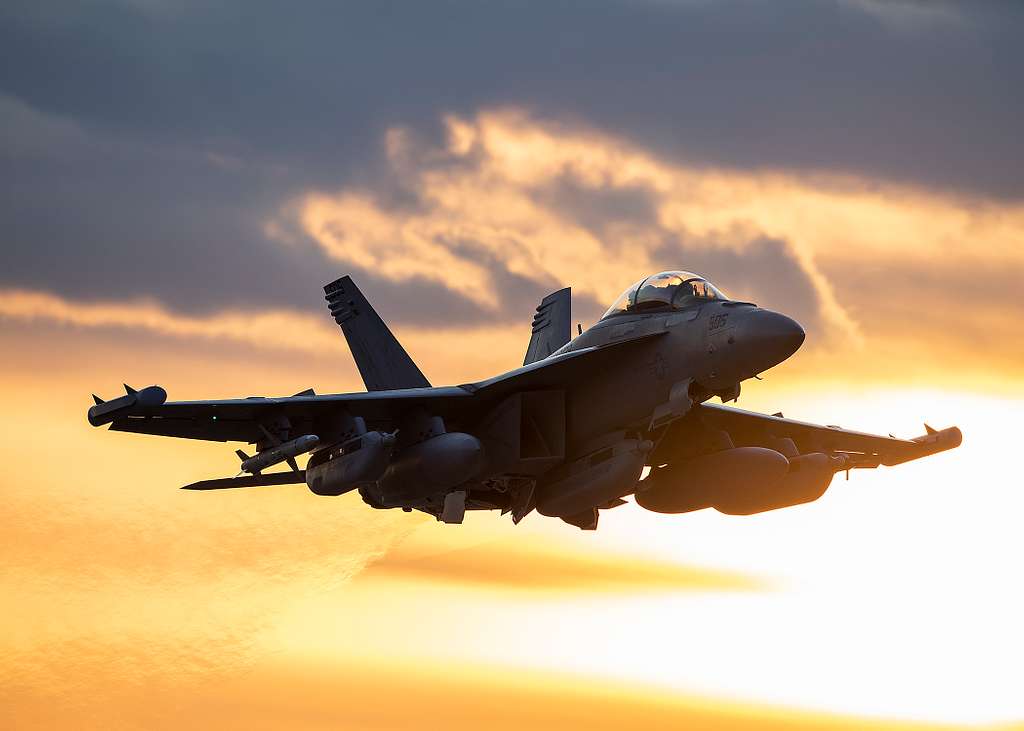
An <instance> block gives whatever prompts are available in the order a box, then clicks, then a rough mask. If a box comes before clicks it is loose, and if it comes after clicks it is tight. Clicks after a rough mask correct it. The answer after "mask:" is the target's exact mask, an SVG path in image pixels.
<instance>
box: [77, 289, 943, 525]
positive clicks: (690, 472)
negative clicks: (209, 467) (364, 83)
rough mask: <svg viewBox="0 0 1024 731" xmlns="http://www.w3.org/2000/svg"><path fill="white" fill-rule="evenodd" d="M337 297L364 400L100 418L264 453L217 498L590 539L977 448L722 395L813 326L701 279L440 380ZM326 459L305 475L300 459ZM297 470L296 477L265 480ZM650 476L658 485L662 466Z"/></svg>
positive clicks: (143, 403) (557, 307)
mask: <svg viewBox="0 0 1024 731" xmlns="http://www.w3.org/2000/svg"><path fill="white" fill-rule="evenodd" d="M324 291H325V292H326V294H327V297H326V299H327V302H328V304H329V306H330V310H331V314H332V315H333V316H334V319H335V321H336V322H337V323H338V324H339V325H340V326H341V329H342V332H343V333H344V335H345V338H346V340H347V341H348V344H349V347H350V349H351V351H352V355H353V357H354V358H355V362H356V365H357V366H358V368H359V373H360V374H361V375H362V377H363V381H364V382H365V384H366V388H367V391H366V392H365V393H350V394H333V395H318V394H316V393H314V392H313V391H312V390H308V391H304V392H302V393H299V394H296V395H294V396H289V397H284V398H266V397H262V396H260V397H250V398H245V399H228V400H220V401H178V402H170V403H168V402H167V394H166V392H165V391H164V390H163V389H162V388H160V387H159V386H149V387H148V388H144V389H141V390H138V391H136V390H135V389H132V388H131V387H128V386H125V390H126V395H124V396H121V397H119V398H115V399H112V400H110V401H103V400H102V399H100V398H99V397H96V396H94V397H93V398H94V400H95V401H96V404H95V405H94V406H93V407H92V408H90V409H89V422H90V423H91V424H92V425H93V426H101V425H103V424H110V428H111V429H113V430H115V431H128V432H138V433H142V434H158V435H163V436H174V437H185V438H188V439H205V440H212V441H221V442H247V443H250V444H253V445H255V454H254V455H253V456H249V455H248V454H246V453H245V452H243V451H242V450H238V452H237V454H238V456H239V458H240V459H241V460H242V462H241V469H242V472H243V473H248V474H247V475H246V476H240V477H235V478H224V479H215V480H204V481H202V482H197V483H194V484H191V485H187V486H186V487H185V489H189V490H211V489H222V488H232V487H256V486H265V485H280V484H288V483H300V482H304V483H306V485H308V486H309V489H310V490H312V491H313V492H314V493H316V494H317V495H342V494H344V493H347V492H349V491H351V490H357V491H358V492H359V494H360V496H361V497H362V498H363V500H364V501H365V502H366V503H367V504H368V505H370V506H371V507H374V508H402V509H403V510H406V511H410V510H414V509H415V510H422V511H423V512H426V513H430V514H431V515H433V516H435V517H437V518H438V519H439V520H442V521H444V522H446V523H461V522H462V520H463V517H464V515H465V511H466V510H501V511H502V513H511V515H512V520H513V521H515V522H516V523H518V522H519V521H520V520H522V519H523V517H525V516H526V515H527V514H528V513H530V512H531V511H533V510H536V511H537V512H539V513H541V514H542V515H547V516H553V517H558V518H561V519H562V520H564V521H565V522H567V523H570V524H572V525H575V526H578V527H580V528H583V529H594V528H596V527H597V521H598V515H599V511H600V510H604V509H609V508H614V507H616V506H619V505H622V504H624V502H625V500H624V499H623V498H625V497H627V496H629V495H633V496H634V499H635V501H636V502H637V503H638V504H639V505H641V506H642V507H644V508H646V509H648V510H653V511H655V512H659V513H685V512H689V511H693V510H700V509H703V508H715V509H716V510H719V511H721V512H723V513H728V514H731V515H749V514H752V513H760V512H763V511H766V510H774V509H776V508H782V507H787V506H790V505H798V504H800V503H806V502H810V501H812V500H816V499H817V498H819V497H821V495H822V494H824V492H825V490H826V489H827V488H828V486H829V484H830V483H831V482H832V478H833V477H834V475H835V474H836V473H837V472H842V471H847V470H850V469H858V468H875V467H878V466H879V465H887V466H891V465H897V464H901V463H903V462H907V461H909V460H913V459H918V458H920V457H925V456H927V455H930V454H935V453H936V452H941V451H944V450H947V449H951V448H953V447H956V446H958V445H959V444H960V440H961V435H960V430H959V429H957V428H956V427H952V428H949V429H943V430H941V431H936V430H934V429H932V428H931V427H928V426H927V425H925V427H926V430H927V433H926V434H925V435H924V436H920V437H917V438H915V439H910V440H907V439H897V438H894V437H891V436H889V437H883V436H875V435H872V434H864V433H861V432H856V431H849V430H846V429H840V428H839V427H836V426H818V425H815V424H808V423H805V422H801V421H794V420H792V419H786V418H784V417H783V415H782V414H781V413H778V414H772V415H766V414H759V413H754V412H750V411H743V410H740V409H736V408H731V407H728V406H725V405H724V404H713V403H710V399H711V398H713V397H716V396H717V397H719V398H720V399H721V400H722V401H723V402H725V401H734V400H736V398H737V397H738V396H739V393H740V384H741V383H742V382H743V381H744V380H746V379H748V378H753V377H756V376H757V375H758V374H760V373H761V372H763V371H765V370H767V369H769V368H771V367H772V366H774V365H777V364H778V363H781V362H782V361H784V360H786V359H787V358H789V356H791V355H792V354H793V353H795V352H796V350H797V349H798V348H799V347H800V345H801V344H802V343H803V341H804V331H803V329H802V328H801V327H800V325H799V324H797V323H796V322H795V321H794V320H792V319H790V318H788V317H786V316H785V315H781V314H779V313H776V312H771V311H769V310H765V309H762V308H760V307H757V306H756V305H754V304H751V303H749V302H736V301H733V300H730V299H728V298H727V297H725V296H724V295H723V294H722V293H721V292H720V291H719V290H718V289H716V288H715V287H714V286H713V285H712V284H711V283H710V282H708V281H707V280H705V279H704V278H702V277H700V276H697V275H695V274H691V273H689V272H681V271H673V272H662V273H660V274H655V275H653V276H651V277H647V278H646V279H643V280H641V281H639V282H637V283H636V284H634V285H633V286H632V287H630V288H629V289H628V290H626V291H625V292H624V293H623V294H622V296H621V297H619V299H618V300H616V302H615V304H613V305H612V306H611V307H610V308H609V309H608V311H607V312H606V313H605V314H604V316H603V317H602V318H601V319H600V320H599V321H598V322H597V324H595V325H594V326H593V327H591V328H589V329H588V330H586V331H585V332H583V331H582V328H580V333H579V335H578V336H577V337H576V338H571V327H570V292H569V289H562V290H560V291H558V292H554V293H553V294H550V295H548V296H547V297H545V298H544V299H543V300H542V301H541V303H540V305H539V306H538V307H537V311H536V314H535V315H534V317H533V334H532V337H531V339H530V344H529V347H528V348H527V351H526V359H525V361H524V364H523V366H522V367H521V368H517V369H515V370H512V371H509V372H507V373H503V374H502V375H499V376H495V377H493V378H489V379H487V380H484V381H478V382H476V383H467V384H463V385H461V386H444V387H436V388H435V387H432V386H431V385H430V383H428V382H427V379H426V378H424V376H423V373H421V372H420V369H419V368H417V366H416V364H415V363H414V362H413V360H412V359H411V358H410V357H409V355H408V353H406V351H405V350H404V349H403V348H402V346H401V345H400V344H399V343H398V341H397V340H396V339H395V337H394V335H392V333H391V331H390V330H389V329H388V327H387V325H385V324H384V322H383V320H381V318H380V317H379V316H378V315H377V313H376V312H375V311H374V309H373V308H372V307H371V306H370V304H369V302H367V300H366V298H365V297H364V296H363V295H362V293H361V292H360V291H359V289H357V288H356V286H355V284H354V283H353V282H352V280H351V279H350V278H349V277H342V278H341V279H338V280H336V281H334V282H331V283H330V284H328V285H327V286H326V287H324ZM308 452H312V454H311V456H310V458H309V461H308V463H307V465H306V469H305V470H301V469H299V467H298V464H297V463H296V461H295V458H296V457H298V456H300V455H302V454H305V453H308ZM282 462H285V463H287V464H288V465H289V466H290V470H289V471H286V472H275V473H267V474H264V473H263V470H265V469H266V468H268V467H271V466H273V465H275V464H278V463H282ZM645 467H647V468H649V473H648V475H647V476H646V477H645V478H644V479H641V476H642V475H643V473H644V468H645Z"/></svg>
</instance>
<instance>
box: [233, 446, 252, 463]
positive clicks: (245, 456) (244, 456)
mask: <svg viewBox="0 0 1024 731" xmlns="http://www.w3.org/2000/svg"><path fill="white" fill-rule="evenodd" d="M235 454H237V455H238V458H239V459H240V460H242V461H243V462H244V461H245V460H247V459H249V455H248V454H246V453H245V452H243V451H242V450H241V449H236V450H235Z"/></svg>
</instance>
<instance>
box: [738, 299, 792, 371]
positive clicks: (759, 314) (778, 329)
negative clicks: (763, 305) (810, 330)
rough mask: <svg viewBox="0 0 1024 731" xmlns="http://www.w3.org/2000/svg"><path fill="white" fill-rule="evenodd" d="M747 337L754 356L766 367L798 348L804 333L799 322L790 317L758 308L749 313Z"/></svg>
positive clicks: (783, 358) (778, 361)
mask: <svg viewBox="0 0 1024 731" xmlns="http://www.w3.org/2000/svg"><path fill="white" fill-rule="evenodd" d="M747 337H748V339H749V340H748V342H749V343H750V347H751V349H752V350H753V351H754V353H753V355H754V358H755V359H756V360H757V362H758V363H761V364H763V366H762V369H767V368H771V367H772V366H773V365H777V364H779V363H781V362H782V361H784V360H786V358H788V357H789V356H791V355H793V353H795V352H796V351H797V350H799V349H800V346H801V345H803V342H804V337H805V333H804V329H803V328H802V327H800V323H798V322H797V321H796V320H794V319H793V318H791V317H786V316H785V315H781V314H779V313H778V312H772V311H771V310H758V311H756V312H752V313H750V319H749V320H748V321H747Z"/></svg>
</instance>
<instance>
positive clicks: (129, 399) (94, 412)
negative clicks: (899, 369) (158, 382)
mask: <svg viewBox="0 0 1024 731" xmlns="http://www.w3.org/2000/svg"><path fill="white" fill-rule="evenodd" d="M124 388H125V394H124V396H118V397H117V398H114V399H110V400H109V401H104V400H103V399H101V398H100V397H99V396H97V395H96V394H93V397H92V399H93V401H95V402H96V403H95V404H94V405H92V406H90V407H89V412H88V418H89V423H90V424H92V425H93V426H103V425H104V424H109V423H111V422H112V421H114V420H115V419H118V418H120V417H121V416H122V415H127V414H128V413H129V412H132V411H133V410H134V409H135V408H136V407H143V408H145V407H148V406H160V405H161V404H163V403H164V402H165V401H167V392H166V391H165V390H164V389H162V388H160V386H146V388H144V389H142V390H141V391H137V390H135V389H134V388H132V387H131V386H129V385H128V384H125V387H124Z"/></svg>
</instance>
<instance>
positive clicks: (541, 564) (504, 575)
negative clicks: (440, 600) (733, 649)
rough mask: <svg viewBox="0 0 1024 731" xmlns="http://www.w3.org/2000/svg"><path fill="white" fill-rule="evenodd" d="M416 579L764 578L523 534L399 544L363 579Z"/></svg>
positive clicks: (563, 583) (616, 586) (584, 584)
mask: <svg viewBox="0 0 1024 731" xmlns="http://www.w3.org/2000/svg"><path fill="white" fill-rule="evenodd" d="M375 579H396V580H418V581H425V582H430V583H431V584H434V585H437V584H438V583H439V582H448V583H454V584H460V585H465V586H469V587H472V588H477V589H506V590H519V591H548V592H561V593H579V592H638V591H657V592H721V591H756V590H759V589H763V588H764V587H763V585H762V582H761V581H759V580H756V579H754V578H752V577H748V576H744V575H741V574H735V573H730V572H727V571H716V570H713V569H706V568H697V567H693V566H683V565H677V564H673V563H667V562H661V561H657V560H653V559H641V558H630V557H628V556H622V555H618V554H611V553H602V552H588V553H582V552H579V551H574V550H573V549H572V548H571V547H570V546H557V545H551V546H547V547H545V546H544V545H542V544H540V545H539V544H538V543H537V542H536V541H531V542H530V544H529V545H527V544H525V543H524V541H523V540H522V539H516V540H514V541H501V542H491V543H484V544H482V545H478V546H473V547H471V548H462V549H457V550H453V551H446V552H441V553H431V554H430V555H426V556H424V555H419V554H417V553H416V552H414V551H406V550H403V549H402V547H401V546H398V547H396V548H395V549H393V550H391V551H389V552H388V553H387V554H385V555H383V556H381V557H380V558H378V559H376V560H375V561H373V562H372V563H370V564H369V565H368V566H367V568H366V569H365V570H364V571H363V572H362V573H361V574H360V576H359V581H366V580H375Z"/></svg>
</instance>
